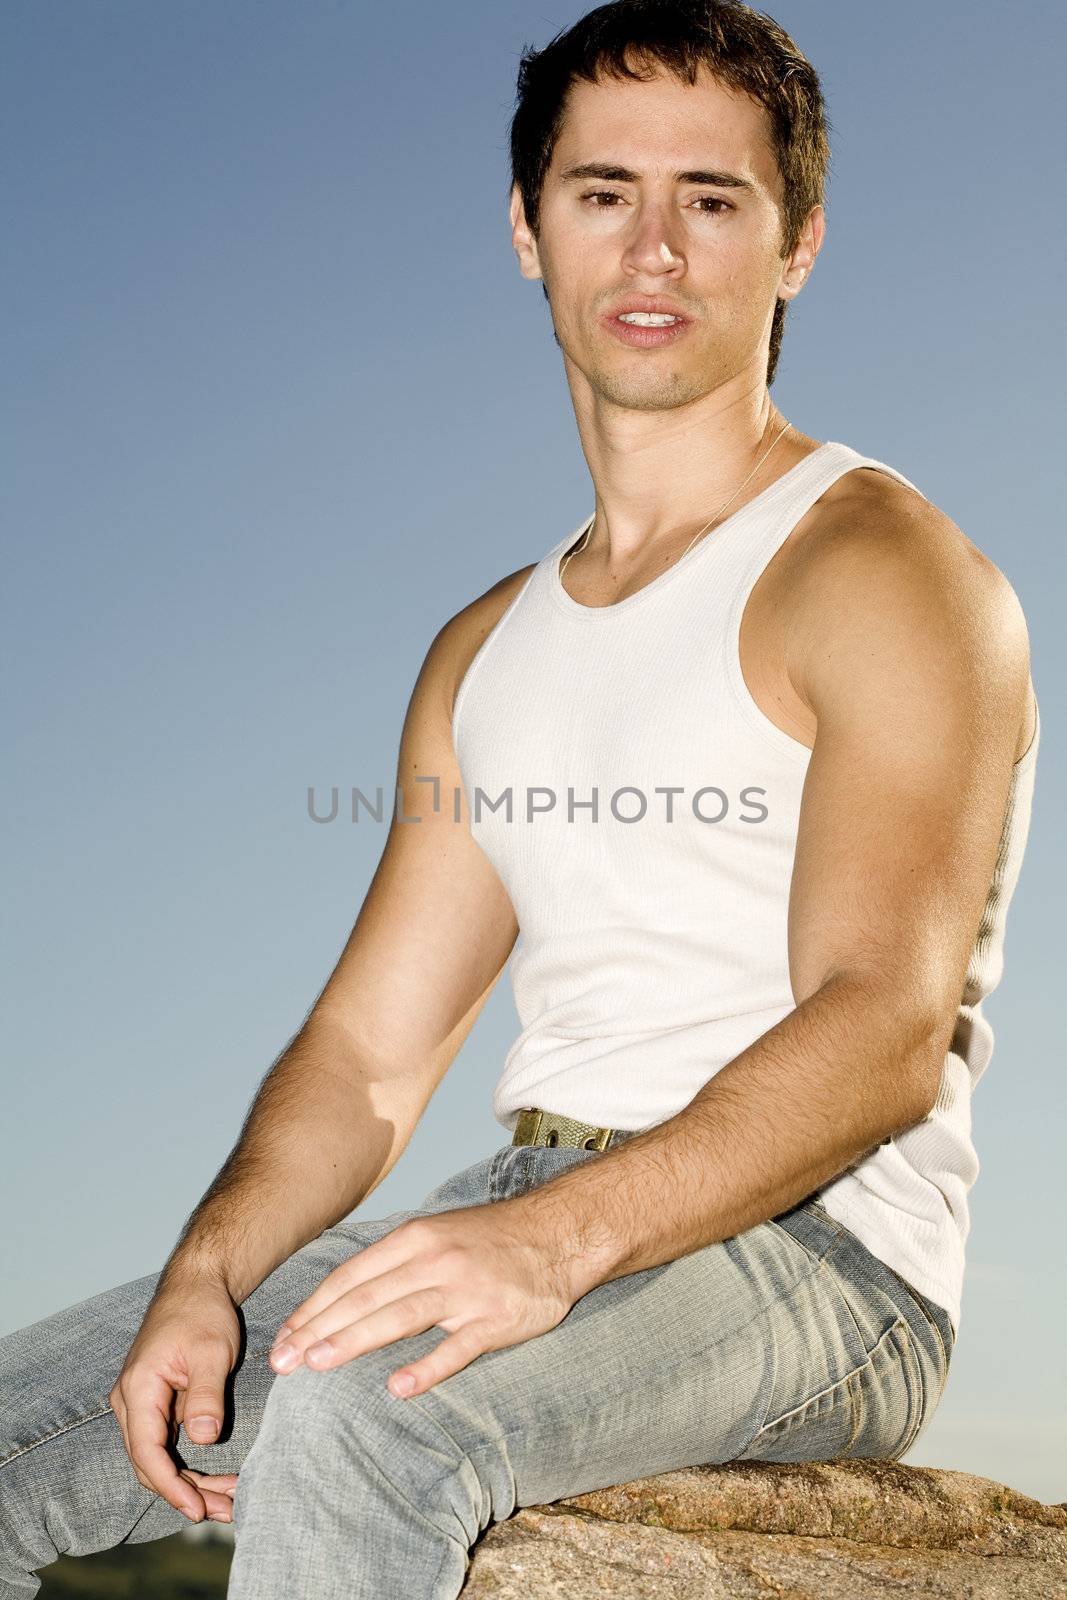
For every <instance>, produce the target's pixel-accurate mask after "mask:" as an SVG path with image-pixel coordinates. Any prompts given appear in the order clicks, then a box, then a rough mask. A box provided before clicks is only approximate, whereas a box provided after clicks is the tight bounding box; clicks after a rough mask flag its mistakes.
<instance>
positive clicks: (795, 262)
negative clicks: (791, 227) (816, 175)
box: [778, 206, 826, 300]
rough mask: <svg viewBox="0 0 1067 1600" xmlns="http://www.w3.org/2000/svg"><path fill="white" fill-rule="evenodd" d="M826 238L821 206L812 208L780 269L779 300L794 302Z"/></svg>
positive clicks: (824, 213)
mask: <svg viewBox="0 0 1067 1600" xmlns="http://www.w3.org/2000/svg"><path fill="white" fill-rule="evenodd" d="M825 237H826V212H825V211H824V210H823V208H822V206H812V208H811V211H810V212H809V213H808V218H807V221H806V222H805V223H804V227H803V229H802V230H801V234H800V238H799V239H798V241H797V247H796V249H795V250H794V251H793V253H792V255H791V256H790V257H789V260H788V261H787V262H786V264H785V266H784V267H783V269H782V276H781V278H780V280H779V283H778V298H779V299H780V300H795V299H796V297H797V295H798V294H799V293H800V291H801V289H802V288H803V287H804V285H805V284H806V283H807V281H808V278H809V277H810V275H811V269H812V267H813V266H814V265H815V257H816V256H817V255H818V253H819V251H820V250H821V249H822V242H823V240H824V238H825Z"/></svg>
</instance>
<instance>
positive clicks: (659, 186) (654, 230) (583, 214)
mask: <svg viewBox="0 0 1067 1600" xmlns="http://www.w3.org/2000/svg"><path fill="white" fill-rule="evenodd" d="M588 163H605V164H606V165H607V166H609V167H611V168H618V169H626V170H627V171H628V172H629V173H630V174H631V177H630V178H629V179H626V180H623V179H621V178H619V177H615V178H611V177H592V178H590V177H584V178H583V177H580V176H570V175H568V169H569V168H571V167H574V166H576V165H579V164H588ZM679 173H703V174H719V175H721V176H723V177H724V176H726V175H732V176H733V177H734V178H737V179H740V180H742V184H743V185H744V187H738V186H735V185H732V184H729V183H726V182H722V181H720V182H709V181H701V180H699V179H697V178H693V177H688V178H684V179H679V178H678V176H677V174H679ZM781 200H782V184H781V176H780V174H779V172H778V167H777V163H776V162H775V159H774V156H773V154H772V151H771V148H770V145H769V143H768V133H767V113H766V112H765V111H764V109H763V107H762V106H760V105H759V104H757V102H755V101H754V100H752V99H750V98H749V97H748V96H747V95H744V94H739V93H736V92H735V91H733V90H731V89H729V88H727V87H726V86H724V85H723V84H721V83H720V82H719V81H718V80H717V79H715V78H713V77H712V76H711V75H710V74H709V73H707V72H705V71H703V70H702V72H701V74H700V76H699V77H698V79H697V82H696V83H695V84H694V85H693V86H692V87H689V86H688V85H687V84H684V83H681V82H679V81H678V80H677V79H676V78H674V77H673V76H672V75H670V74H668V73H666V72H657V74H656V76H655V78H653V79H651V80H649V81H648V82H638V81H634V80H630V79H622V80H620V79H616V78H611V77H605V78H601V79H600V80H599V81H598V82H597V83H587V82H585V81H584V80H578V81H577V82H575V83H574V84H572V86H571V90H570V94H569V97H568V101H567V107H566V112H565V117H564V122H563V128H562V130H561V133H560V137H559V139H558V140H557V142H556V146H555V149H554V151H553V154H552V162H551V165H550V167H549V170H548V172H547V174H546V177H545V184H544V190H543V193H542V198H541V234H540V238H539V240H537V241H535V240H534V239H533V236H532V234H531V233H530V232H529V229H528V228H527V226H526V223H525V218H524V216H523V213H522V207H521V201H520V198H519V191H518V187H517V186H515V188H514V189H513V191H512V198H511V218H512V227H513V234H512V240H513V244H514V246H515V249H516V250H517V252H518V254H519V259H520V263H521V266H522V271H523V275H524V276H525V277H529V278H538V277H541V278H543V279H544V282H545V287H546V290H547V293H548V296H549V303H550V306H551V311H552V321H553V325H554V329H555V336H556V339H557V341H558V343H559V345H560V348H561V349H562V351H563V355H564V362H565V365H566V367H567V371H568V378H569V380H570V382H571V385H572V388H573V387H574V386H575V384H576V383H577V384H578V387H579V389H580V388H581V387H582V385H583V380H584V382H585V383H586V384H587V385H588V386H589V390H590V391H591V394H590V398H592V397H593V396H599V397H600V398H601V399H603V400H606V401H609V402H612V403H614V404H616V405H620V406H626V407H629V408H632V409H637V410H659V409H665V408H669V407H671V406H678V405H684V404H685V403H686V402H688V401H691V400H695V399H698V398H699V397H700V396H702V395H704V394H708V393H709V392H711V391H712V390H714V389H716V388H718V387H719V386H720V385H721V384H723V383H725V382H728V381H729V380H731V379H739V380H740V381H741V382H742V383H744V382H745V380H746V378H747V377H748V375H749V374H750V375H751V378H752V381H753V382H755V383H761V382H763V381H765V378H766V366H767V345H768V341H769V337H770V325H771V318H772V315H773V313H774V305H775V297H776V295H777V294H779V293H780V294H782V295H783V297H785V298H789V299H791V298H792V297H793V296H794V295H795V294H796V293H797V292H798V291H799V288H800V285H801V282H802V281H803V279H802V276H801V274H802V272H804V273H806V271H807V270H809V269H810V266H811V264H812V262H813V261H814V258H815V253H816V252H817V250H818V248H819V246H820V244H821V242H822V234H823V227H824V221H823V213H822V207H821V206H817V207H816V208H815V209H814V210H813V212H812V213H811V216H810V217H809V219H808V222H807V225H806V228H805V231H804V235H803V237H802V239H801V242H800V243H799V244H798V246H797V249H796V251H795V252H794V253H793V255H792V256H791V257H790V258H789V259H788V260H783V259H782V257H781V256H780V255H779V253H778V252H779V246H780V243H781V227H782V223H781V212H780V206H781ZM633 295H637V296H639V297H640V296H646V297H652V296H655V297H661V298H662V299H664V300H665V301H668V302H670V305H671V307H672V308H677V310H678V311H679V312H680V313H681V314H682V315H683V316H684V317H685V318H686V319H688V320H686V321H685V322H684V323H682V324H681V325H680V326H676V328H675V331H674V333H668V334H666V335H664V334H663V333H659V332H656V333H654V334H651V335H650V334H649V333H647V332H645V331H643V330H635V329H633V328H631V329H629V330H628V329H626V327H625V325H620V324H619V323H618V322H617V320H615V319H613V318H612V317H611V315H610V313H611V312H612V311H613V309H614V308H615V307H616V306H617V305H618V302H619V301H620V300H622V299H624V298H626V297H628V296H633Z"/></svg>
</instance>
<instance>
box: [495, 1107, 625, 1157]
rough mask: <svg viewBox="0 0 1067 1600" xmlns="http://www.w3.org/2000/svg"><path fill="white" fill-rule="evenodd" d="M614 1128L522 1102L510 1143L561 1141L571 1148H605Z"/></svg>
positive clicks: (542, 1143)
mask: <svg viewBox="0 0 1067 1600" xmlns="http://www.w3.org/2000/svg"><path fill="white" fill-rule="evenodd" d="M614 1132H615V1129H614V1128H600V1127H597V1125H596V1123H594V1122H579V1121H578V1120H577V1119H576V1118H575V1117H565V1116H563V1115H562V1114H561V1113H560V1112H558V1111H545V1110H544V1109H543V1107H541V1106H523V1108H522V1110H521V1111H520V1112H519V1119H518V1121H517V1122H516V1124H515V1132H514V1134H513V1135H512V1140H511V1142H512V1144H513V1145H515V1144H534V1145H548V1146H554V1145H563V1146H565V1147H566V1148H568V1149H572V1150H606V1149H607V1147H608V1143H609V1141H610V1139H611V1136H612V1134H613V1133H614Z"/></svg>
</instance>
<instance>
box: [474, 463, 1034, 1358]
mask: <svg viewBox="0 0 1067 1600" xmlns="http://www.w3.org/2000/svg"><path fill="white" fill-rule="evenodd" d="M857 467H876V468H878V469H880V470H881V471H883V472H887V473H889V474H890V476H891V477H894V478H896V479H898V480H899V481H900V482H901V483H904V484H907V485H908V487H909V488H912V489H915V490H916V493H921V491H920V490H918V489H916V486H915V484H913V483H911V481H910V480H909V479H908V478H905V477H904V475H903V473H901V472H898V471H897V470H896V469H895V468H893V467H890V466H887V465H886V464H885V463H884V462H882V461H878V460H876V459H874V458H873V457H870V456H863V455H860V454H859V453H858V452H857V451H856V450H853V449H852V448H851V447H850V446H849V445H845V444H841V443H838V442H836V441H829V442H827V443H825V444H823V445H821V446H820V447H819V448H818V449H817V450H815V451H814V452H813V453H811V454H810V455H808V456H807V457H805V459H804V460H803V461H800V462H798V463H797V464H796V465H795V466H794V467H792V468H791V469H790V470H789V471H788V472H786V473H785V474H784V475H783V476H781V477H779V478H778V479H777V481H776V482H775V483H773V484H771V485H770V487H769V488H767V489H765V490H764V491H763V493H761V494H759V495H757V496H756V497H755V498H754V499H752V500H750V501H749V502H748V503H747V504H746V505H744V506H742V507H741V509H740V510H739V511H737V512H736V513H734V515H733V516H731V517H729V518H728V519H727V520H726V521H725V522H723V523H721V524H720V525H719V527H718V528H717V529H716V530H715V531H714V532H713V533H711V534H709V535H708V536H707V537H706V538H704V539H702V540H698V541H697V543H696V544H695V545H694V546H693V547H692V548H691V549H690V550H689V551H688V552H687V553H686V554H685V555H684V556H683V557H682V558H681V559H680V560H679V561H677V562H676V563H675V564H674V566H672V567H670V568H668V569H667V571H666V572H664V573H661V574H660V576H659V577H658V578H655V579H653V581H652V582H651V583H648V584H646V585H645V587H644V588H643V589H640V590H638V591H637V592H636V593H635V594H632V595H630V596H628V597H627V598H625V599H623V600H621V601H618V602H617V603H616V604H614V605H609V606H600V607H592V606H584V605H581V604H579V603H578V602H577V601H576V600H574V599H572V598H571V596H570V595H569V594H568V593H567V591H566V590H565V589H564V587H563V585H562V583H561V582H560V579H559V572H558V568H559V561H560V558H561V557H562V556H563V554H564V552H565V551H566V550H568V549H569V548H570V547H571V545H572V544H573V543H574V542H575V540H576V539H577V537H578V535H579V534H580V533H581V532H582V530H583V529H584V528H585V527H587V526H588V525H589V524H590V523H591V521H592V518H591V517H590V518H588V519H586V521H585V522H583V523H582V524H580V525H579V527H578V528H575V529H574V530H573V531H572V532H571V533H569V534H568V535H567V537H566V538H565V539H562V540H561V541H560V542H559V543H558V544H556V545H554V546H553V548H552V549H551V550H550V551H549V552H548V554H547V555H546V556H545V557H543V559H542V560H541V561H539V562H538V563H537V565H536V566H535V567H534V569H533V571H532V572H531V573H530V574H529V576H528V578H527V580H526V582H525V584H524V585H523V586H522V588H521V589H520V591H519V593H518V594H517V595H516V597H515V599H514V600H513V601H512V603H511V604H510V606H509V607H508V608H507V610H506V611H505V612H504V614H503V615H502V616H501V618H500V619H499V621H498V622H497V624H496V626H495V627H494V628H493V630H492V631H491V632H490V633H489V635H488V636H487V638H486V639H485V640H484V641H483V643H482V645H481V647H480V648H479V650H478V652H477V654H476V655H475V657H474V659H473V660H472V662H471V664H470V666H469V668H468V670H467V672H466V674H465V676H464V678H463V682H462V683H461V685H460V688H459V693H458V695H457V697H456V703H455V709H454V713H453V737H454V741H455V748H456V753H457V758H458V762H459V767H460V773H461V776H462V779H463V785H464V790H465V794H466V798H467V803H468V807H469V811H470V821H471V831H472V834H473V836H474V837H475V839H476V840H477V841H478V844H479V845H480V847H481V848H482V850H484V852H485V854H486V855H487V856H488V858H489V860H490V861H491V862H492V863H493V866H494V867H495V868H496V870H497V872H498V874H499V876H500V878H501V880H502V882H503V883H504V885H505V887H506V889H507V891H508V894H509V895H510V897H511V901H512V905H513V906H514V909H515V914H516V917H517V919H518V923H519V929H520V935H519V940H518V942H517V944H516V947H515V949H514V951H513V952H512V956H511V979H512V985H513V990H514V996H515V1005H516V1008H517V1010H518V1014H519V1018H520V1022H521V1024H522V1031H521V1032H520V1034H519V1036H518V1037H517V1038H516V1040H515V1042H514V1043H513V1045H512V1046H511V1048H510V1050H509V1051H508V1053H507V1057H506V1059H505V1062H504V1068H503V1072H502V1074H501V1076H500V1078H499V1081H498V1082H497V1085H496V1088H495V1090H494V1093H493V1113H494V1115H495V1117H496V1118H497V1120H498V1121H499V1122H500V1123H501V1124H502V1125H503V1126H504V1127H505V1128H507V1129H509V1130H511V1129H513V1128H514V1125H515V1122H516V1120H517V1117H518V1112H519V1109H520V1107H522V1106H535V1105H537V1106H543V1107H546V1108H548V1109H550V1110H552V1111H558V1112H563V1113H564V1114H565V1115H568V1116H572V1117H576V1118H579V1119H581V1120H583V1121H586V1122H592V1123H596V1124H598V1125H606V1126H609V1127H618V1128H645V1127H649V1126H652V1125H653V1124H655V1123H659V1122H662V1121H664V1120H666V1118H668V1117H671V1116H673V1115H674V1114H675V1113H676V1112H678V1111H680V1110H681V1109H682V1107H683V1106H685V1105H687V1104H688V1103H689V1101H690V1100H692V1098H693V1096H694V1095H695V1094H696V1093H697V1091H698V1090H699V1089H700V1087H701V1085H702V1084H704V1083H706V1082H707V1080H708V1079H709V1078H711V1077H712V1076H713V1075H714V1074H715V1073H716V1072H718V1071H719V1069H720V1068H721V1067H723V1066H725V1065H726V1063H727V1062H729V1061H731V1060H732V1059H733V1058H734V1057H735V1056H736V1055H738V1054H740V1052H741V1051H742V1050H744V1049H745V1048H746V1047H747V1046H748V1045H750V1044H751V1043H752V1042H753V1041H754V1040H755V1039H757V1038H759V1037H760V1035H761V1034H763V1033H765V1032H766V1031H767V1030H768V1029H769V1028H771V1027H773V1025H774V1024H775V1023H776V1022H778V1021H779V1020H780V1019H781V1018H782V1017H784V1016H785V1015H786V1013H787V1012H789V1011H792V1010H794V1009H795V1006H796V1001H795V998H794V995H793V991H792V985H791V982H790V977H789V960H788V942H787V913H788V904H789V886H790V878H791V874H792V868H793V857H794V852H795V848H796V839H797V826H798V820H799V814H800V801H801V793H802V789H803V784H804V776H805V773H806V771H807V766H808V762H809V760H810V756H811V752H810V751H809V750H808V748H807V746H806V745H804V744H802V743H801V742H800V741H799V740H797V739H793V738H792V737H791V736H790V735H789V734H787V733H785V732H783V731H782V730H781V729H779V728H778V727H776V726H775V724H774V723H772V722H771V721H770V719H769V718H768V717H767V716H765V715H764V713H763V712H762V711H761V710H760V708H759V707H758V706H757V704H756V702H755V701H754V700H753V698H752V696H751V695H750V694H749V691H748V689H747V687H746V684H745V681H744V678H743V676H742V673H741V665H740V656H739V649H738V635H739V629H740V622H741V616H742V613H743V611H744V607H745V603H746V601H747V599H748V596H749V594H750V593H751V591H752V588H753V587H754V585H755V583H756V581H757V579H758V578H759V576H760V574H761V573H762V572H763V570H764V568H765V567H766V566H767V564H768V563H769V562H770V560H771V558H772V557H773V556H774V554H775V552H776V551H777V550H778V549H779V547H780V546H781V545H782V544H783V543H784V542H785V539H786V537H787V536H788V534H789V533H790V531H791V530H792V529H793V528H794V526H795V525H796V524H797V522H798V521H799V520H800V518H801V517H802V516H803V514H804V513H805V512H806V511H807V510H808V508H809V507H810V506H811V505H812V504H813V503H814V502H815V501H816V500H817V499H818V498H819V496H820V495H821V494H823V493H824V491H825V490H826V489H828V488H829V487H830V485H831V484H832V483H834V482H835V481H836V479H838V478H839V477H841V476H842V474H844V473H846V472H850V471H852V470H853V469H854V468H857ZM1039 735H1040V723H1038V727H1037V728H1036V729H1035V733H1034V738H1033V740H1032V742H1031V744H1030V748H1029V749H1028V750H1027V752H1026V754H1025V755H1024V756H1023V757H1022V759H1021V760H1020V761H1019V762H1018V763H1016V766H1015V769H1014V773H1013V778H1012V785H1011V792H1010V797H1009V801H1008V805H1007V809H1006V814H1005V818H1004V826H1003V833H1002V837H1001V845H1000V852H999V855H998V858H997V864H996V869H995V871H994V874H993V878H992V881H991V883H990V887H989V895H988V900H987V904H986V909H985V913H984V915H983V917H982V922H981V927H980V930H979V933H978V937H977V940H976V942H975V946H974V950H973V953H972V955H971V959H970V964H969V967H968V971H967V982H966V987H965V990H964V994H963V997H962V1000H961V1004H960V1007H959V1014H958V1019H957V1026H956V1030H955V1034H954V1037H953V1040H952V1044H951V1048H950V1050H949V1053H948V1055H947V1057H946V1061H945V1067H944V1072H943V1076H942V1082H941V1090H940V1093H939V1095H938V1099H937V1104H936V1106H935V1107H934V1109H933V1111H931V1113H930V1114H929V1116H927V1117H926V1118H925V1119H924V1120H923V1121H922V1122H921V1123H919V1124H918V1125H917V1126H916V1127H914V1128H912V1129H909V1130H908V1132H906V1133H904V1134H902V1135H900V1136H898V1137H897V1138H895V1139H893V1140H892V1141H891V1142H889V1143H887V1144H883V1145H881V1146H879V1148H878V1149H877V1150H876V1151H874V1152H873V1153H872V1154H870V1155H868V1156H867V1157H865V1158H864V1159H863V1160H862V1161H860V1162H858V1163H857V1164H856V1165H855V1166H853V1167H851V1168H850V1169H849V1170H848V1172H846V1173H844V1174H843V1175H841V1176H840V1177H838V1178H836V1179H835V1180H834V1181H832V1182H831V1183H829V1184H827V1185H826V1187H825V1188H824V1189H823V1191H822V1193H821V1199H822V1202H823V1204H824V1205H825V1207H826V1210H827V1211H828V1212H829V1213H830V1215H831V1216H832V1217H835V1218H836V1219H838V1220H839V1221H841V1222H843V1223H844V1224H845V1226H846V1227H848V1228H849V1229H851V1231H852V1232H853V1233H855V1234H856V1235H857V1236H858V1237H859V1238H860V1239H861V1240H862V1241H863V1243H864V1244H866V1245H867V1247H868V1248H869V1249H870V1250H872V1251H873V1252H874V1253H875V1254H876V1255H877V1256H879V1257H880V1258H881V1259H882V1260H883V1261H885V1262H886V1263H887V1264H888V1265H889V1266H890V1267H892V1268H893V1270H894V1271H896V1272H898V1273H899V1274H900V1275H901V1277H903V1278H905V1279H906V1280H907V1281H908V1282H909V1283H911V1284H913V1285H914V1286H915V1287H916V1288H917V1289H918V1290H919V1291H920V1293H922V1294H924V1295H926V1296H927V1297H928V1298H930V1299H931V1300H933V1301H935V1302H936V1303H937V1304H938V1305H941V1306H943V1307H944V1308H945V1309H946V1310H947V1311H948V1312H949V1315H950V1317H951V1319H952V1322H953V1326H954V1327H958V1325H959V1316H960V1299H961V1290H962V1280H963V1266H964V1245H965V1241H966V1237H967V1232H968V1229H969V1226H970V1218H969V1212H968V1205H967V1192H968V1190H969V1189H970V1187H971V1185H972V1184H973V1183H974V1180H975V1177H976V1176H977V1173H978V1161H977V1157H976V1155H975V1150H974V1146H973V1144H972V1142H971V1137H970V1134H971V1121H970V1095H971V1091H972V1089H973V1087H974V1085H975V1084H976V1083H977V1081H978V1079H979V1077H980V1076H981V1074H982V1072H983V1071H984V1070H985V1068H986V1066H987V1064H988V1062H989V1058H990V1054H991V1051H992V1045H993V1033H992V1029H991V1027H990V1025H989V1023H988V1021H987V1020H986V1018H985V1017H984V1016H983V1015H982V1008H981V1002H982V1000H983V998H984V997H985V996H986V995H987V994H989V992H990V991H991V990H992V989H993V988H994V987H995V986H996V984H997V982H998V981H999V979H1000V976H1001V973H1002V970H1003V946H1004V930H1005V918H1006V915H1007V910H1008V903H1009V901H1010V899H1011V895H1012V891H1013V890H1014V888H1015V883H1016V880H1017V878H1018V875H1019V869H1020V866H1021V862H1022V856H1023V850H1024V846H1025V843H1026V837H1027V832H1028V827H1029V819H1030V805H1031V796H1032V792H1033V782H1034V767H1035V760H1036V755H1037V745H1038V739H1039Z"/></svg>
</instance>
